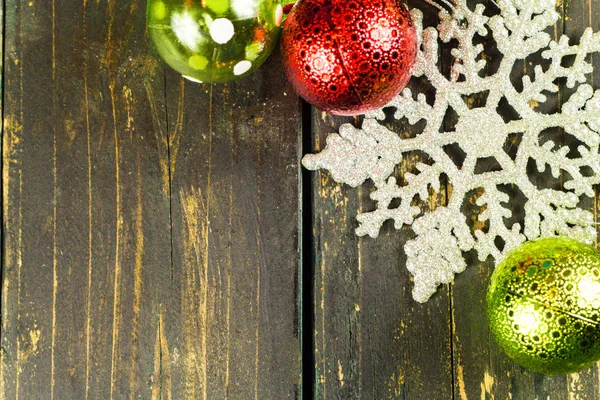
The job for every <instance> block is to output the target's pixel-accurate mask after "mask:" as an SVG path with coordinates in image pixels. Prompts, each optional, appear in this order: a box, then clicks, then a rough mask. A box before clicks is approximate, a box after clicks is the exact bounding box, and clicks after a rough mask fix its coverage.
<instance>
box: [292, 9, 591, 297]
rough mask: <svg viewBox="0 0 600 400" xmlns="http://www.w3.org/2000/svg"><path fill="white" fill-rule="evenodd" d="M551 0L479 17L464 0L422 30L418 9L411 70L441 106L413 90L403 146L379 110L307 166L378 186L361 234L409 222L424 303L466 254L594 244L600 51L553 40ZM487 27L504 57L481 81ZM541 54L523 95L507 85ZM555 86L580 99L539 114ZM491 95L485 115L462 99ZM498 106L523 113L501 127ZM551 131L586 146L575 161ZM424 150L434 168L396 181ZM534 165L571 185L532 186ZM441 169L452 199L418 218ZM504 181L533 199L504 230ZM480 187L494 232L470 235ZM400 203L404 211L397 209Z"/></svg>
mask: <svg viewBox="0 0 600 400" xmlns="http://www.w3.org/2000/svg"><path fill="white" fill-rule="evenodd" d="M554 5H555V2H554V1H549V0H533V1H521V0H514V1H510V0H500V1H499V2H498V10H499V12H498V13H497V15H495V16H493V17H491V18H490V17H487V16H485V15H484V11H485V7H484V6H483V5H482V4H478V5H477V6H475V8H474V9H473V10H471V9H470V8H469V7H467V5H466V1H465V0H458V1H457V3H456V6H455V9H454V11H453V12H452V13H449V12H446V11H442V12H440V13H439V18H440V22H439V24H438V26H437V29H435V28H433V27H430V28H427V29H423V23H422V20H423V18H422V13H421V12H420V11H419V10H417V9H414V10H412V11H411V14H412V17H413V20H414V22H415V26H416V28H417V33H418V37H419V53H418V56H417V63H416V66H415V72H414V75H415V76H416V77H422V78H424V79H427V80H428V81H429V82H430V84H431V85H432V86H433V87H434V88H435V90H436V96H435V100H434V102H433V105H430V104H428V102H427V101H426V96H425V94H424V93H418V94H416V96H415V95H414V94H413V93H412V91H411V90H410V89H405V90H404V91H403V92H402V94H401V95H399V96H398V97H396V98H395V99H394V100H392V102H391V103H389V104H388V105H387V106H386V107H392V108H395V109H396V112H395V114H394V118H395V119H397V120H400V119H402V118H406V119H407V120H408V122H409V123H410V124H412V125H414V124H416V123H417V122H419V121H422V120H425V122H426V125H425V128H424V129H423V131H422V132H421V133H420V134H418V135H417V136H416V137H414V138H408V139H403V138H401V137H400V136H399V135H398V134H397V133H395V132H392V131H390V130H389V129H387V128H386V127H384V126H383V125H382V124H380V123H379V122H378V120H383V119H384V118H385V115H384V113H383V111H382V110H378V111H375V112H372V113H370V114H367V115H366V118H365V120H364V122H363V124H362V128H360V129H359V128H356V127H354V126H352V125H350V124H345V125H343V126H342V127H341V128H340V132H339V134H332V135H329V137H328V138H327V146H326V147H325V149H324V150H323V151H321V152H320V153H319V154H316V155H307V156H306V157H305V158H304V160H303V164H304V166H305V167H306V168H308V169H311V170H316V169H320V168H322V169H326V170H329V171H330V172H331V175H332V176H333V178H334V179H335V180H336V181H337V182H341V183H346V184H348V185H351V186H353V187H355V186H358V185H360V184H362V183H363V182H364V181H366V180H367V179H371V180H372V181H373V182H374V183H375V187H376V190H375V191H373V192H372V193H371V198H372V199H373V200H375V201H376V202H377V209H376V210H374V211H371V212H365V213H363V214H360V215H358V217H357V219H358V222H359V227H358V229H357V234H358V235H359V236H364V235H369V236H371V237H373V238H375V237H377V236H378V234H379V230H380V228H381V226H382V224H383V223H384V222H385V221H387V220H390V219H391V220H393V221H394V223H395V228H396V229H400V228H401V227H402V226H403V225H405V224H407V225H410V224H412V228H413V230H414V232H415V234H416V237H415V239H413V240H410V241H408V242H407V244H406V246H405V252H406V254H407V256H408V261H407V268H408V270H409V271H410V272H411V273H412V274H413V276H414V285H415V286H414V290H413V297H414V299H415V300H416V301H419V302H425V301H427V300H428V299H429V297H430V296H431V295H433V293H435V291H436V289H437V287H438V286H439V284H440V283H449V282H451V281H452V279H453V278H454V274H455V273H460V272H462V271H464V269H465V268H466V266H467V265H466V262H465V260H464V257H463V252H464V251H469V250H472V249H475V250H477V252H478V255H479V259H480V260H482V261H483V260H485V259H486V258H487V257H488V256H490V255H491V256H492V257H494V258H495V259H496V260H499V259H500V258H501V257H502V256H503V255H504V254H505V253H506V252H508V251H510V250H512V249H514V248H516V247H517V246H518V245H519V244H521V243H523V242H524V241H526V240H531V239H535V238H538V237H541V236H557V235H560V236H568V237H572V238H576V239H579V240H582V241H585V242H588V243H589V242H590V241H591V240H592V238H593V237H594V235H595V229H594V227H593V226H592V224H591V223H592V221H593V215H592V214H591V213H590V212H588V211H585V210H582V209H581V208H579V207H578V202H579V200H580V197H581V196H583V195H586V196H590V197H592V196H594V190H593V185H594V184H597V183H599V182H600V158H599V154H598V150H599V149H598V146H599V143H600V135H599V133H600V91H599V90H597V91H594V90H593V89H592V87H591V86H590V85H589V84H588V83H587V80H586V77H587V75H589V74H590V73H592V72H593V68H592V66H591V64H590V63H589V62H587V61H586V56H588V55H589V54H591V53H594V52H598V51H600V34H599V33H593V32H592V30H591V29H587V30H586V31H585V32H584V33H583V35H582V37H581V38H580V40H579V44H578V45H571V44H570V43H569V39H568V38H567V37H562V38H561V39H560V40H559V41H558V42H555V41H553V40H552V39H551V37H550V35H549V34H548V33H546V32H545V31H546V30H547V29H548V28H550V27H552V26H553V25H554V23H555V22H556V21H557V20H558V19H559V17H560V16H559V14H558V13H557V12H556V11H555V9H554ZM490 31H491V34H492V36H493V38H494V40H495V41H496V44H497V48H498V51H499V52H500V53H502V55H503V56H502V60H501V62H500V65H499V67H498V70H497V72H496V73H494V74H492V75H490V76H486V77H484V76H482V75H483V69H484V67H485V66H486V61H485V60H484V59H482V58H481V57H480V55H481V53H482V51H483V45H481V44H475V43H474V38H475V37H476V36H485V35H487V34H488V32H490ZM453 39H454V40H456V41H457V42H458V46H457V47H456V48H455V49H454V50H453V51H452V56H453V57H454V58H455V60H456V61H455V63H454V65H453V67H452V68H451V70H450V73H449V77H446V76H444V74H443V73H442V72H441V71H440V69H439V68H438V67H437V65H438V54H439V49H438V46H439V41H441V42H444V43H449V42H450V41H451V40H453ZM540 51H541V54H542V57H543V58H545V59H547V60H548V62H547V64H548V66H546V67H542V66H540V65H538V66H536V67H535V70H534V72H535V73H534V76H533V79H532V78H530V77H528V76H524V77H523V78H522V89H521V88H520V87H519V89H517V88H515V86H514V85H513V84H511V80H510V76H511V72H512V71H513V69H514V66H515V63H516V62H517V61H519V60H523V59H524V58H526V57H527V56H529V55H532V54H534V53H537V52H540ZM567 57H568V58H572V59H574V61H573V62H572V65H571V66H569V67H565V66H563V65H561V63H562V62H563V59H564V58H567ZM558 80H561V81H564V82H566V86H567V87H568V88H572V89H573V92H574V93H573V94H572V95H570V96H569V97H568V98H567V99H566V101H565V102H564V103H563V104H562V108H561V110H554V112H553V113H541V112H540V111H539V110H537V109H536V107H535V104H537V103H543V102H544V101H546V96H545V93H556V92H558V89H559V87H558V82H557V81H558ZM484 91H489V94H488V97H487V101H486V104H485V106H484V107H482V108H470V107H469V106H468V105H467V103H466V102H465V100H464V99H463V98H464V97H467V96H469V95H473V94H477V93H481V92H484ZM502 99H505V101H506V102H508V104H509V105H510V106H511V107H512V108H513V109H514V110H515V111H516V112H517V113H518V115H519V117H518V118H517V119H516V120H512V121H508V122H505V121H504V119H503V118H502V117H501V116H500V115H499V113H498V111H497V109H498V107H499V105H500V102H501V100H502ZM384 108H385V107H384ZM449 108H452V109H453V110H454V111H455V112H456V114H457V115H458V122H457V124H456V126H455V128H454V130H451V131H447V132H444V129H443V128H444V125H443V124H444V117H445V115H446V113H447V111H448V109H449ZM550 128H561V129H563V130H564V132H565V133H566V134H568V135H571V136H573V137H574V138H576V139H577V140H578V141H579V142H581V143H580V145H579V147H578V148H577V149H576V150H577V153H578V154H577V155H576V156H575V157H572V155H571V154H568V153H569V152H570V150H571V149H570V148H569V147H568V146H561V145H559V144H557V143H554V142H553V141H551V140H548V141H545V142H543V143H541V137H540V136H541V133H542V132H543V131H544V130H547V129H550ZM511 134H520V135H521V136H522V139H521V143H520V145H519V146H518V149H517V151H516V157H514V158H513V157H511V156H509V155H508V154H507V153H506V152H505V151H504V149H503V145H504V143H505V142H506V140H507V138H508V137H509V135H511ZM448 145H458V146H459V147H460V148H461V149H462V150H463V151H464V153H465V154H466V157H465V160H464V162H463V164H462V166H461V167H458V166H457V165H456V164H455V162H454V161H453V160H452V158H451V157H450V156H449V155H447V154H446V152H445V151H444V146H448ZM417 150H418V151H420V152H424V153H426V154H427V155H428V156H429V157H430V159H431V160H432V163H431V165H427V164H424V163H423V164H419V165H418V166H417V169H418V172H417V173H414V174H411V173H406V174H405V184H403V185H399V183H398V182H397V180H396V178H394V177H393V176H392V175H393V172H394V169H395V167H396V166H397V165H398V164H399V163H400V162H401V161H402V158H403V155H405V154H406V153H408V152H412V151H417ZM489 157H493V158H494V159H495V160H496V161H497V163H498V164H499V166H500V168H501V169H500V170H496V171H487V172H483V173H478V174H476V173H475V166H476V164H477V161H478V159H480V158H489ZM530 159H532V160H534V161H535V163H534V164H535V165H536V167H537V169H538V170H539V171H540V172H543V171H544V170H545V169H546V168H547V167H549V168H550V171H551V172H552V175H553V176H554V177H556V178H558V177H559V176H561V174H562V175H563V176H562V179H563V190H554V189H550V188H539V187H538V186H536V185H535V184H533V183H532V182H531V180H530V178H529V176H528V173H527V164H528V161H529V160H530ZM584 170H586V171H587V172H586V173H583V171H584ZM442 174H445V175H446V176H447V181H448V186H449V187H450V186H451V187H452V190H451V192H449V198H448V204H447V205H446V206H443V207H442V206H440V207H438V208H436V209H435V210H434V211H432V212H429V213H425V214H424V215H421V214H420V213H421V212H422V210H421V209H420V208H419V207H416V206H415V205H414V203H413V200H415V198H417V197H420V198H421V199H427V198H428V195H429V192H430V190H431V189H433V190H434V191H439V189H440V177H441V175H442ZM503 184H512V185H515V186H517V187H518V188H519V189H520V190H521V191H522V193H523V194H524V195H525V196H526V198H527V201H526V203H525V204H524V211H525V217H524V221H522V224H520V223H515V224H513V225H512V226H507V225H506V224H505V220H506V219H507V218H510V217H511V216H512V210H511V209H509V208H507V203H508V201H509V196H508V195H507V194H506V193H504V192H503V191H501V190H500V188H499V185H503ZM473 190H483V195H481V196H480V197H479V198H478V199H477V203H476V204H477V205H479V206H482V207H483V208H484V211H483V212H482V213H481V214H480V215H479V216H478V218H479V220H480V221H481V222H482V223H485V224H486V225H487V226H488V227H489V229H487V231H483V230H475V231H472V230H471V228H470V227H469V225H468V223H467V217H466V216H465V215H464V214H463V213H462V209H461V206H462V204H463V201H464V199H465V198H467V194H468V193H469V192H471V191H473ZM394 199H399V200H400V205H399V206H398V207H397V208H390V205H391V204H392V201H393V200H394ZM411 203H413V204H411ZM497 237H500V238H502V240H503V242H504V246H503V248H502V250H500V249H499V248H498V246H497V245H496V243H495V240H496V238H497Z"/></svg>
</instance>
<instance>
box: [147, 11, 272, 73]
mask: <svg viewBox="0 0 600 400" xmlns="http://www.w3.org/2000/svg"><path fill="white" fill-rule="evenodd" d="M147 19H148V30H149V32H150V37H151V38H152V41H153V42H154V44H155V46H156V49H157V50H158V53H159V54H160V56H161V57H162V58H163V60H165V62H166V63H167V64H169V65H170V66H171V67H172V68H173V69H175V70H176V71H177V72H179V73H180V74H182V75H183V76H184V77H186V78H188V79H190V80H192V81H196V82H227V81H231V80H234V79H236V78H239V77H242V76H245V75H247V74H249V73H251V72H252V71H254V70H255V69H257V68H258V67H259V66H260V65H261V64H262V63H263V62H264V61H265V60H266V59H267V57H268V56H269V54H270V53H271V51H272V50H273V48H274V46H275V44H276V42H277V39H278V37H279V33H280V30H281V28H280V27H281V22H282V19H283V6H282V4H281V3H280V1H279V0H148V9H147Z"/></svg>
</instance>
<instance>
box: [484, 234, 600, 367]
mask: <svg viewBox="0 0 600 400" xmlns="http://www.w3.org/2000/svg"><path fill="white" fill-rule="evenodd" d="M599 314H600V255H599V253H598V252H597V251H596V250H595V249H594V248H593V247H591V246H589V245H586V244H583V243H581V242H578V241H575V240H572V239H563V238H545V239H539V240H536V241H532V242H526V243H525V244H523V245H521V246H520V247H518V248H517V249H515V250H513V251H512V252H510V253H509V254H508V256H507V257H506V258H505V259H504V260H503V261H502V262H501V263H500V264H499V265H498V267H497V268H496V270H495V271H494V274H493V275H492V279H491V283H490V286H489V288H488V293H487V316H488V320H489V324H490V328H491V331H492V333H493V335H494V337H495V338H496V340H497V341H498V343H499V344H500V346H501V347H502V348H503V349H504V350H505V351H506V353H507V354H508V355H509V356H510V357H511V358H513V359H514V360H515V361H517V362H518V363H519V364H521V365H522V366H524V367H526V368H529V369H531V370H534V371H537V372H541V373H546V374H562V373H571V372H577V371H580V370H582V369H584V368H586V367H588V366H590V365H592V364H594V363H595V362H596V361H597V360H598V359H600V327H599V325H598V324H599V322H598V321H600V320H599Z"/></svg>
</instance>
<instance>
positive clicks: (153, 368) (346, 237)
mask: <svg viewBox="0 0 600 400" xmlns="http://www.w3.org/2000/svg"><path fill="white" fill-rule="evenodd" d="M2 4H3V5H4V7H5V8H4V14H5V18H4V21H5V22H4V24H3V25H2V26H1V28H2V29H3V32H4V36H5V38H4V39H5V47H4V56H3V58H2V59H3V66H4V69H3V71H4V80H3V82H4V88H3V89H4V90H3V94H4V95H3V107H4V122H3V142H2V143H3V144H2V146H3V151H2V157H3V163H2V165H3V246H2V250H3V264H2V267H3V268H2V306H1V313H2V325H1V327H2V337H1V348H0V357H1V363H0V374H1V379H0V398H6V399H57V400H58V399H61V400H62V399H88V398H89V399H109V398H114V399H134V398H141V399H150V398H152V399H184V398H185V399H211V400H212V399H223V398H231V399H252V398H253V399H261V400H262V399H283V398H302V397H303V398H313V397H314V398H318V399H327V398H330V399H358V398H360V399H386V398H397V399H418V400H420V399H454V398H456V399H473V398H485V399H493V398H497V399H505V398H509V397H510V398H514V399H547V398H549V399H593V398H598V397H600V388H599V383H598V382H599V376H598V368H597V367H594V368H591V369H589V370H587V371H584V372H582V373H581V374H572V375H569V376H558V377H546V376H543V375H538V374H535V373H532V372H529V371H525V370H524V369H522V368H520V367H519V366H517V365H515V364H514V363H512V362H511V361H510V360H508V359H507V358H506V356H505V355H504V354H503V353H502V352H501V351H500V350H499V349H498V347H497V346H496V345H495V343H494V341H493V339H492V338H491V337H490V334H489V330H488V328H487V323H486V320H485V316H484V312H483V304H484V295H485V290H486V287H487V282H488V279H489V276H490V274H491V272H492V262H491V261H490V262H487V263H479V262H477V261H476V258H475V257H474V256H473V255H468V257H469V260H470V265H471V267H470V268H468V269H467V271H465V272H464V273H463V274H461V275H459V276H458V277H457V279H456V281H455V283H453V284H452V285H446V286H444V287H442V288H441V289H440V290H439V292H438V293H437V294H436V295H435V296H434V297H433V298H432V299H431V300H430V301H429V302H428V303H426V304H418V303H416V302H414V301H413V300H412V297H411V290H412V283H411V281H410V280H411V279H410V275H409V273H408V272H407V271H406V268H405V266H404V264H405V261H406V257H405V255H404V252H403V245H404V243H405V242H406V241H407V240H408V239H410V238H411V237H412V236H411V235H412V232H411V230H410V228H404V229H402V230H400V231H396V230H394V229H393V228H392V226H391V225H388V224H386V225H385V227H384V229H383V231H382V233H381V235H380V237H379V238H378V239H377V240H372V239H368V238H358V237H356V236H355V235H354V228H355V227H356V221H355V215H356V213H357V212H358V211H360V210H367V209H369V208H371V207H373V204H372V201H371V200H370V199H369V191H370V189H371V188H370V187H369V186H368V185H366V186H364V187H362V188H360V189H350V188H347V187H344V186H341V185H338V184H336V183H335V182H333V181H332V179H331V177H330V176H329V175H328V174H327V173H324V172H318V173H312V174H311V173H308V172H306V171H302V170H301V169H300V168H299V163H298V161H299V158H300V156H301V155H302V153H303V152H304V153H305V152H308V151H312V150H314V149H319V148H322V146H323V144H324V139H325V137H326V135H327V134H328V133H329V132H334V131H335V130H337V128H338V127H339V126H340V124H341V123H344V122H354V123H356V122H360V121H359V120H356V119H352V118H349V119H348V118H334V117H331V116H330V115H327V114H325V113H322V112H320V111H317V110H311V109H310V107H307V106H306V105H305V104H304V105H302V104H301V102H300V101H299V100H298V98H297V97H296V96H295V95H294V94H293V90H292V88H291V87H290V86H289V84H287V83H286V82H285V79H284V77H283V74H282V70H281V66H280V57H279V56H278V55H277V54H276V55H275V56H274V57H271V59H270V60H269V61H268V63H267V64H266V65H265V66H264V67H262V68H261V69H260V70H259V71H258V72H257V73H255V74H253V75H252V76H250V77H248V78H246V79H243V80H241V81H238V82H234V83H230V84H225V85H196V84H191V83H189V82H187V81H184V80H183V79H182V78H181V77H179V76H178V75H177V74H176V73H175V72H173V71H171V70H170V69H169V68H166V67H165V66H164V64H162V63H161V62H160V61H159V60H158V59H157V57H156V56H155V55H154V53H153V52H152V50H151V48H150V46H149V44H148V40H147V38H146V36H145V32H144V27H145V4H144V2H117V1H114V0H103V1H87V0H80V1H67V0H51V1H42V0H26V1H25V0H7V1H6V2H4V3H0V7H1V6H2ZM412 5H415V4H412ZM418 5H419V6H423V5H422V4H418ZM563 11H564V14H563V15H564V18H563V21H561V22H560V23H559V24H557V27H556V30H555V33H556V35H559V34H560V33H562V32H565V33H567V34H569V35H572V36H573V37H577V36H579V35H580V34H581V32H582V31H583V29H584V28H585V27H587V26H593V27H594V28H595V29H596V30H599V29H600V20H598V18H597V17H595V15H596V14H597V13H598V12H600V4H599V3H598V2H597V1H596V0H577V1H572V2H569V3H565V4H564V7H563ZM430 14H431V13H430ZM492 47H493V46H491V45H490V46H488V49H489V51H488V56H489V57H490V59H492V60H493V58H494V53H493V48H492ZM444 51H445V54H446V57H445V58H444V60H445V61H446V62H447V60H449V56H448V55H447V49H446V50H444ZM528 61H529V62H535V58H532V59H531V60H528ZM594 63H595V66H596V71H600V59H598V57H596V59H594ZM522 67H523V69H524V70H525V71H526V72H527V71H530V70H531V66H530V64H528V63H524V65H523V66H522ZM599 74H600V72H597V73H596V82H597V81H598V80H599V79H598V76H600V75H599ZM413 84H415V85H421V84H422V83H421V82H418V81H414V82H413ZM596 86H597V85H596ZM561 96H562V94H561V95H559V96H557V98H556V99H555V100H554V101H555V102H556V104H559V102H560V101H561ZM472 101H473V102H477V101H478V99H477V98H476V97H475V98H473V99H472ZM390 126H392V127H393V128H394V129H395V130H396V131H399V132H405V133H403V134H406V135H409V134H410V133H411V132H410V129H411V128H410V127H408V126H405V125H403V124H402V123H400V122H393V123H391V122H390ZM311 134H312V135H311ZM554 134H555V135H556V136H557V137H560V135H562V133H561V132H556V133H554ZM302 135H303V136H304V139H302ZM424 157H425V155H419V154H416V155H414V156H413V157H409V158H407V159H406V160H405V161H404V162H403V164H402V165H401V166H400V167H399V168H398V171H397V174H398V176H399V177H400V178H402V176H403V174H404V173H405V172H407V171H410V170H411V169H412V168H414V165H415V164H416V163H417V162H418V161H420V160H423V159H424ZM540 179H542V178H540ZM558 184H560V183H558ZM450 191H451V187H448V185H444V186H443V187H442V189H441V191H440V192H439V193H431V195H430V198H429V199H428V200H427V201H425V203H424V206H425V207H426V208H430V209H433V208H435V207H437V206H439V205H444V204H445V202H446V199H447V197H448V193H449V192H450ZM475 195H476V194H475ZM597 206H598V205H597V200H595V199H590V201H588V202H586V203H585V207H586V208H588V209H590V210H592V211H593V212H594V213H595V214H596V209H597ZM476 211H477V210H476V209H474V208H473V213H475V212H476ZM303 363H304V367H305V373H304V375H302V364H303ZM313 367H314V368H313ZM307 371H308V372H307Z"/></svg>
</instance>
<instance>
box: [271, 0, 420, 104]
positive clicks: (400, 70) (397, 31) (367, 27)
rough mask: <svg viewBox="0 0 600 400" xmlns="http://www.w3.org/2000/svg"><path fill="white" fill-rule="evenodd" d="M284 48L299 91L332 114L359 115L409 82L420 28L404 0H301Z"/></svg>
mask: <svg viewBox="0 0 600 400" xmlns="http://www.w3.org/2000/svg"><path fill="white" fill-rule="evenodd" d="M281 49H282V55H283V62H284V65H285V70H286V74H287V77H288V79H289V80H290V82H291V83H292V85H293V86H294V88H295V89H296V91H297V92H298V94H299V95H300V96H302V97H303V98H304V99H305V100H306V101H308V102H309V103H311V104H312V105H314V106H316V107H317V108H320V109H322V110H324V111H328V112H330V113H332V114H338V115H356V114H363V113H365V112H367V111H370V110H375V109H378V108H381V107H383V106H384V105H386V104H387V103H389V102H390V101H391V100H392V99H393V98H394V97H395V96H396V95H398V93H400V91H401V90H402V89H403V88H404V86H406V84H407V83H408V80H409V79H410V76H411V73H412V68H413V65H414V63H415V59H416V55H417V34H416V31H415V27H414V25H413V23H412V20H411V18H410V14H409V12H408V10H407V9H406V7H405V6H404V4H403V3H402V2H401V1H400V0H300V1H299V2H298V3H296V5H295V6H294V8H293V9H292V11H291V12H290V15H289V16H288V18H287V20H286V22H285V24H284V28H283V35H282V40H281Z"/></svg>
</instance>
